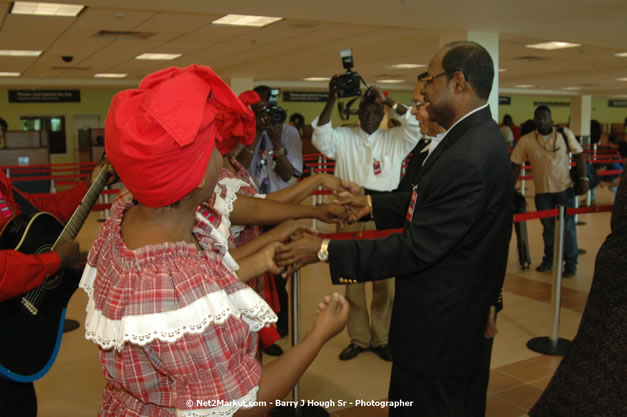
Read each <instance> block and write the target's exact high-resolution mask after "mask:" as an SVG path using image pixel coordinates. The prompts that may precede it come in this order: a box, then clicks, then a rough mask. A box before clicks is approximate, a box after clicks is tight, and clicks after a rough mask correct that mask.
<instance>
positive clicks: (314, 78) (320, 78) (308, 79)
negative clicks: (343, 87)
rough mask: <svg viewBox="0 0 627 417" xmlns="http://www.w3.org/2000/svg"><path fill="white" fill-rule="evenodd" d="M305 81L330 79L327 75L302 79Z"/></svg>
mask: <svg viewBox="0 0 627 417" xmlns="http://www.w3.org/2000/svg"><path fill="white" fill-rule="evenodd" d="M304 80H305V81H330V80H331V78H329V77H307V78H305V79H304Z"/></svg>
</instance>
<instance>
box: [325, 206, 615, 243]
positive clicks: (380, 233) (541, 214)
mask: <svg viewBox="0 0 627 417" xmlns="http://www.w3.org/2000/svg"><path fill="white" fill-rule="evenodd" d="M612 207H613V206H611V205H606V206H593V207H579V208H569V209H566V214H567V215H569V216H571V215H573V214H584V213H602V212H607V211H612ZM547 217H557V209H551V210H542V211H534V212H530V213H521V214H516V215H514V222H524V221H527V220H532V219H543V218H547ZM396 233H403V229H385V230H366V231H362V232H339V233H324V234H320V235H319V236H320V237H321V238H323V239H331V240H366V239H378V238H384V237H388V236H390V235H393V234H396Z"/></svg>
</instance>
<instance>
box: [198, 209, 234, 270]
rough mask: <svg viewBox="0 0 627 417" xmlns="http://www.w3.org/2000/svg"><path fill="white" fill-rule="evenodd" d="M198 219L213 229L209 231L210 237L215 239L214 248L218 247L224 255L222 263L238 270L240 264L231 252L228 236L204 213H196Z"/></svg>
mask: <svg viewBox="0 0 627 417" xmlns="http://www.w3.org/2000/svg"><path fill="white" fill-rule="evenodd" d="M196 220H198V221H201V222H202V223H204V224H205V225H207V226H208V227H209V229H210V230H211V232H210V233H209V237H211V239H213V240H214V241H215V243H214V248H215V249H217V250H218V252H219V253H220V255H221V256H222V264H223V265H224V266H226V267H227V269H228V270H229V271H231V272H235V271H238V270H239V264H238V263H237V261H236V260H235V258H233V256H231V253H230V252H229V243H228V242H227V238H226V236H225V235H223V234H222V233H221V232H220V230H218V229H216V228H215V226H214V225H213V224H211V222H210V221H209V220H207V219H206V218H205V216H203V215H202V214H200V213H196ZM223 223H224V222H223ZM227 230H228V229H227Z"/></svg>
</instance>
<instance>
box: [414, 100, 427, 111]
mask: <svg viewBox="0 0 627 417" xmlns="http://www.w3.org/2000/svg"><path fill="white" fill-rule="evenodd" d="M424 105H425V102H424V101H418V100H416V99H413V100H412V101H411V106H412V108H414V109H417V108H418V107H420V106H424Z"/></svg>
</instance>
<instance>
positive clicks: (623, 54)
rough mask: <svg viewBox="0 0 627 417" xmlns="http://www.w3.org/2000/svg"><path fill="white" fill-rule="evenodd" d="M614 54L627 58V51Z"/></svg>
mask: <svg viewBox="0 0 627 417" xmlns="http://www.w3.org/2000/svg"><path fill="white" fill-rule="evenodd" d="M614 56H619V57H621V58H627V52H619V53H617V54H614Z"/></svg>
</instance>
